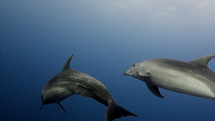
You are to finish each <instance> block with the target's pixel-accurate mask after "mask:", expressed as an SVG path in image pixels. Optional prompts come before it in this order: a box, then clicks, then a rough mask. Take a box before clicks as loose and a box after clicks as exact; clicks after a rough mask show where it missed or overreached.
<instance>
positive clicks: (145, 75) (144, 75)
mask: <svg viewBox="0 0 215 121" xmlns="http://www.w3.org/2000/svg"><path fill="white" fill-rule="evenodd" d="M138 75H139V76H142V77H150V74H149V72H145V71H139V72H138Z"/></svg>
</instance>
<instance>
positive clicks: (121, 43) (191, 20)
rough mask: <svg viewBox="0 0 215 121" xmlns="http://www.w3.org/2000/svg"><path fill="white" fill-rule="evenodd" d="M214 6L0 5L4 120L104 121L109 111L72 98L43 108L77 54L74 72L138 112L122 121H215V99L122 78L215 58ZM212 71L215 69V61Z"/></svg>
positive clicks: (11, 1)
mask: <svg viewBox="0 0 215 121" xmlns="http://www.w3.org/2000/svg"><path fill="white" fill-rule="evenodd" d="M214 8H215V5H214V2H213V1H209V0H206V1H193V0H187V1H170V0H163V1H159V0H35V1H33V0H1V1H0V82H1V83H0V97H1V98H0V120H1V121H47V120H49V121H104V114H105V110H106V108H105V106H103V105H102V104H100V103H98V102H96V101H94V100H92V99H90V98H86V97H81V96H72V97H69V98H68V99H66V100H64V101H63V102H62V105H64V107H65V108H66V110H67V111H68V112H69V113H68V114H65V113H64V112H63V111H62V110H61V109H60V108H59V107H58V106H57V105H56V104H50V105H46V106H44V108H43V109H42V110H40V109H39V108H40V104H41V99H40V95H41V91H42V89H43V87H44V86H45V84H46V83H47V81H48V80H49V79H50V78H51V77H53V76H54V75H55V74H57V73H58V72H60V71H61V69H62V68H63V65H64V63H65V61H66V59H67V58H68V56H70V55H71V54H74V58H73V60H72V63H71V66H72V68H73V69H76V70H79V71H81V72H84V73H87V74H89V75H91V76H93V77H95V78H97V79H98V80H100V81H101V82H102V83H104V84H105V85H106V87H107V88H108V90H109V92H110V93H111V94H112V96H113V98H114V99H115V100H116V102H117V103H118V104H120V105H121V106H123V107H125V108H126V109H128V110H130V111H132V112H134V113H136V114H138V117H137V118H135V117H125V118H122V119H117V121H203V120H204V121H213V120H215V115H214V113H215V111H214V109H215V102H214V101H213V100H208V99H203V98H198V97H194V96H189V95H184V94H179V93H176V92H171V91H167V90H163V89H161V90H160V91H161V93H162V95H163V96H164V97H165V98H164V99H160V98H157V97H155V96H153V95H152V94H151V93H150V92H149V91H148V89H147V87H146V85H145V83H143V82H141V81H140V80H137V79H134V78H131V77H127V76H124V75H122V72H123V71H124V70H126V69H127V68H129V67H130V66H131V65H132V64H133V63H136V62H139V61H143V60H146V59H151V58H158V57H166V58H173V59H179V60H184V61H189V60H193V59H195V58H198V57H200V56H203V55H208V54H215V34H214V31H215V16H214ZM209 67H210V68H211V69H212V70H214V71H215V60H212V61H211V62H210V64H209Z"/></svg>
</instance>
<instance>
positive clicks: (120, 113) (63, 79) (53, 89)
mask: <svg viewBox="0 0 215 121" xmlns="http://www.w3.org/2000/svg"><path fill="white" fill-rule="evenodd" d="M72 57H73V56H70V57H69V58H68V60H67V61H66V63H65V65H64V68H63V70H62V71H61V72H60V73H58V74H57V75H56V76H54V77H53V78H52V79H51V80H49V82H48V84H47V85H46V86H45V88H44V89H43V91H42V95H41V98H42V105H41V108H42V107H43V106H44V105H45V104H50V103H57V104H58V105H59V106H60V107H61V108H62V109H63V110H64V112H66V110H65V109H64V108H63V106H62V105H61V104H60V102H61V101H63V100H64V99H66V98H67V97H69V96H72V95H75V94H78V95H82V96H86V97H91V98H93V99H95V100H97V101H98V102H100V103H102V104H104V105H105V106H107V110H106V121H113V120H114V119H116V118H121V117H125V116H137V115H135V114H134V113H131V112H129V111H128V110H126V109H124V108H122V107H121V106H119V105H117V104H116V103H115V101H114V99H113V98H112V96H111V95H110V93H109V92H108V90H107V88H106V87H105V86H104V85H103V84H102V83H101V82H100V81H98V80H97V79H95V78H93V77H92V76H89V75H87V74H85V73H81V72H78V71H75V70H73V69H70V61H71V59H72Z"/></svg>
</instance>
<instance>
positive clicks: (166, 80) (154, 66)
mask: <svg viewBox="0 0 215 121" xmlns="http://www.w3.org/2000/svg"><path fill="white" fill-rule="evenodd" d="M214 57H215V55H208V56H204V57H200V58H198V59H195V60H193V61H190V62H183V61H179V60H172V59H165V58H158V59H152V60H146V61H143V62H140V63H136V64H134V65H133V66H132V67H130V68H129V69H128V70H127V71H125V72H124V73H123V74H124V75H127V76H131V77H134V78H137V79H140V80H143V81H144V82H146V85H147V87H148V88H149V90H150V91H151V93H153V94H154V95H155V96H158V97H160V98H163V96H162V95H161V94H160V92H159V87H160V88H164V89H167V90H171V91H175V92H179V93H184V94H189V95H193V96H198V97H202V98H207V99H215V73H214V72H213V71H211V70H210V69H209V68H208V62H209V61H210V60H211V59H212V58H214Z"/></svg>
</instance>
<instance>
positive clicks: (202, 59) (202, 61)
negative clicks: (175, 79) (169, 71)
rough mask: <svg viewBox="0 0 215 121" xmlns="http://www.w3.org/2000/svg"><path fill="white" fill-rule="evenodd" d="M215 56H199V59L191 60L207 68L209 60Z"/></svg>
mask: <svg viewBox="0 0 215 121" xmlns="http://www.w3.org/2000/svg"><path fill="white" fill-rule="evenodd" d="M214 57H215V55H207V56H203V57H200V58H197V59H195V60H193V61H190V63H193V64H196V65H198V66H201V67H204V68H207V67H208V62H209V61H210V60H211V59H212V58H214Z"/></svg>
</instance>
